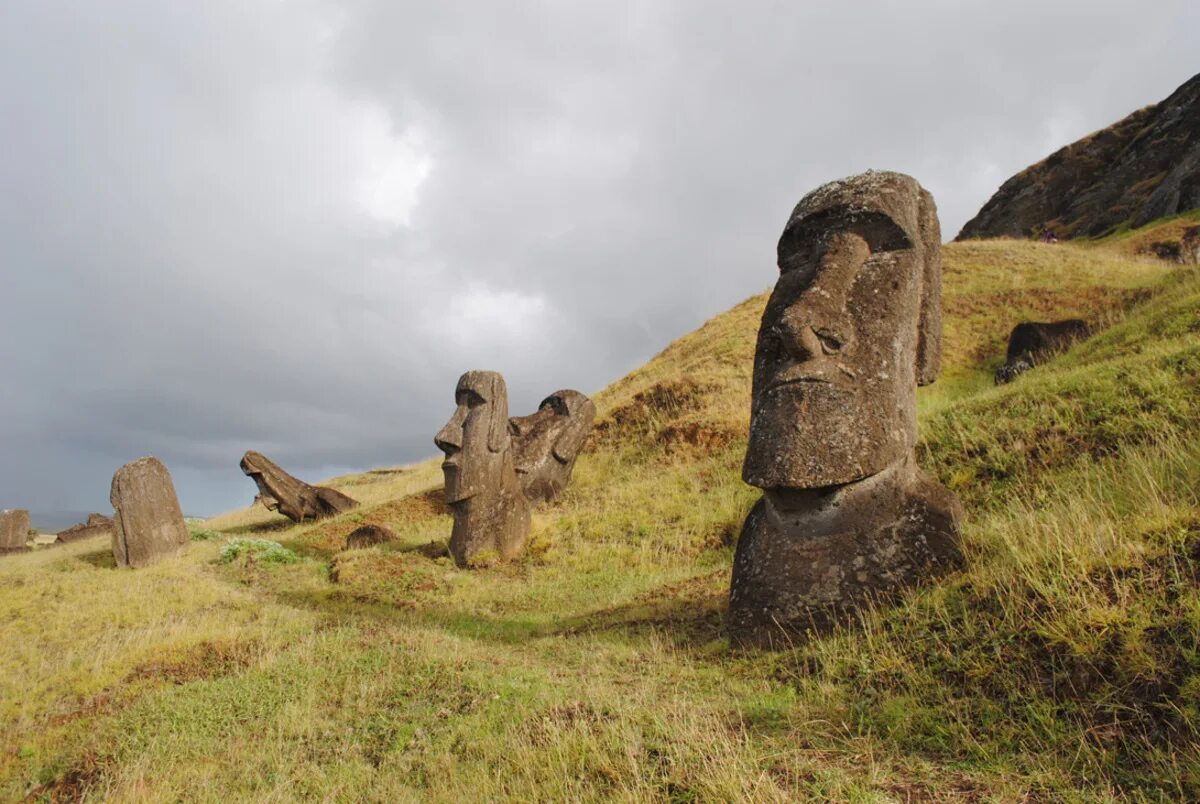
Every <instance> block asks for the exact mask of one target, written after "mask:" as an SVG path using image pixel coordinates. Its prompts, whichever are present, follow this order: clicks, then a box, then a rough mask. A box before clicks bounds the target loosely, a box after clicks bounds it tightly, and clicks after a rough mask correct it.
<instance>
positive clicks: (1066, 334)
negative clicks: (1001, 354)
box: [995, 318, 1091, 385]
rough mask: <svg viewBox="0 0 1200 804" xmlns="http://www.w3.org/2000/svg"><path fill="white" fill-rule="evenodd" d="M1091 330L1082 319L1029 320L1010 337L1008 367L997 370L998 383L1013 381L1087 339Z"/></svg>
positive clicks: (1005, 363) (1014, 330)
mask: <svg viewBox="0 0 1200 804" xmlns="http://www.w3.org/2000/svg"><path fill="white" fill-rule="evenodd" d="M1090 332H1091V330H1090V329H1089V328H1088V325H1087V322H1086V321H1083V320H1081V319H1078V318H1071V319H1067V320H1066V321H1046V322H1038V321H1025V322H1022V323H1020V324H1017V325H1016V326H1015V327H1013V331H1012V333H1011V334H1010V335H1009V336H1008V351H1007V352H1006V353H1005V358H1004V365H1003V366H1001V367H1000V368H999V369H997V370H996V377H995V379H996V384H997V385H1001V384H1003V383H1006V382H1011V381H1012V380H1014V379H1016V378H1017V377H1018V376H1019V375H1021V374H1024V373H1025V372H1026V371H1029V370H1030V369H1031V368H1033V367H1034V366H1036V365H1037V364H1038V363H1040V362H1042V361H1043V360H1045V359H1046V358H1048V357H1051V356H1053V355H1055V354H1057V353H1058V352H1062V351H1065V350H1066V349H1067V348H1068V347H1070V345H1071V344H1073V343H1075V342H1076V341H1079V340H1082V339H1084V338H1086V337H1087V336H1088V335H1089V334H1090Z"/></svg>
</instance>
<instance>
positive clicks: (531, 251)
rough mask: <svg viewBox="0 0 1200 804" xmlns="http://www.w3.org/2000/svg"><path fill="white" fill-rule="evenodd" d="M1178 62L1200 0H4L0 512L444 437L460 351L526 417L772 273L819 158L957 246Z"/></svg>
mask: <svg viewBox="0 0 1200 804" xmlns="http://www.w3.org/2000/svg"><path fill="white" fill-rule="evenodd" d="M1198 53H1200V3H1196V2H1195V1H1194V0H1186V2H1185V1H1183V0H1181V1H1180V2H1170V1H1166V2H1159V3H1155V4H1154V8H1153V12H1152V13H1151V12H1150V11H1148V10H1146V9H1142V10H1138V9H1137V8H1135V7H1134V6H1132V5H1130V4H1129V3H1128V2H1094V1H1093V2H1071V3H1047V2H1044V0H1039V1H1038V2H1022V1H1020V0H1005V2H996V1H994V2H987V3H982V2H963V0H943V2H925V3H906V4H900V3H895V2H886V3H885V2H856V3H839V2H804V3H800V2H794V0H793V1H791V2H745V1H744V0H743V2H738V3H733V2H698V1H697V0H679V2H654V1H653V0H632V1H630V2H623V1H622V0H605V2H593V3H572V2H520V3H516V2H512V3H506V2H493V1H491V0H477V2H448V1H447V0H439V2H419V3H418V2H396V1H395V0H377V1H376V2H361V3H355V2H343V3H335V2H321V1H320V0H301V1H299V2H292V1H291V0H227V1H221V0H216V1H212V0H210V1H207V2H204V3H194V2H163V0H145V1H144V2H123V1H122V0H118V1H117V2H104V3H100V2H77V0H72V2H62V1H60V0H5V2H3V3H0V272H2V273H0V300H2V308H0V378H2V379H0V455H2V456H3V457H2V463H0V507H5V506H7V507H24V508H31V509H33V510H34V511H35V512H36V511H39V510H41V511H46V510H53V509H71V510H98V511H108V510H110V507H109V505H108V492H109V483H110V479H111V477H112V473H113V471H114V470H115V469H116V468H117V467H118V466H120V465H121V464H123V463H125V462H127V461H129V460H132V459H134V458H136V457H138V456H141V455H147V454H153V455H157V456H158V457H159V458H161V459H162V460H163V461H165V462H166V464H167V466H168V467H169V468H170V470H171V472H172V474H173V476H174V478H175V484H176V487H177V489H178V492H179V496H180V499H181V501H182V503H183V507H184V510H185V511H186V512H188V513H194V514H210V513H216V512H218V511H221V510H226V509H229V508H233V507H238V506H241V505H244V504H247V503H248V502H249V501H250V499H251V498H252V497H253V495H254V486H253V484H252V483H251V481H250V480H249V479H247V478H245V477H244V476H243V475H242V474H241V472H240V471H239V469H238V465H237V464H238V460H239V458H240V457H241V455H242V453H243V452H244V451H245V450H246V449H249V448H253V449H258V450H260V451H262V452H265V453H266V454H267V455H269V456H271V457H272V458H274V459H275V460H277V461H278V462H279V463H281V464H282V465H283V466H285V467H287V468H289V469H291V470H292V471H293V472H294V473H295V474H297V475H299V476H300V477H302V478H304V479H307V480H310V481H316V480H319V479H322V478H324V477H329V476H331V475H334V474H338V473H341V472H344V471H347V470H351V469H362V468H367V467H372V466H381V465H395V464H399V463H405V462H409V461H412V460H415V459H419V458H422V457H426V456H428V455H431V454H434V453H435V452H436V450H435V448H434V446H433V442H432V438H433V434H434V433H435V432H436V431H437V429H438V428H439V427H440V425H441V424H442V423H443V422H444V420H445V419H447V418H448V417H449V415H450V413H451V412H452V410H453V405H454V400H453V389H454V383H455V380H456V379H457V377H458V375H459V374H460V373H462V372H463V371H464V370H466V369H471V368H483V369H494V370H498V371H501V372H503V373H504V376H505V377H506V378H507V380H508V385H509V392H510V398H511V403H512V405H511V407H512V412H513V414H514V415H515V414H522V413H527V412H530V411H531V410H532V409H533V407H534V406H535V405H536V404H537V402H538V400H539V399H540V398H541V397H542V396H544V395H545V394H546V393H548V392H550V391H552V390H554V389H557V388H560V387H574V388H578V389H580V390H582V391H584V392H593V391H596V390H598V389H600V388H602V387H604V386H605V385H607V384H608V383H609V382H611V381H612V380H614V379H616V378H618V377H620V376H622V375H623V374H624V373H626V372H627V371H628V370H630V369H632V368H634V367H636V366H638V365H640V364H641V363H642V362H644V361H645V360H646V359H647V358H649V357H650V356H652V355H653V354H655V353H656V352H658V351H659V350H660V349H662V348H663V347H664V346H665V345H666V344H667V343H668V342H670V341H671V340H672V339H674V338H676V337H678V336H680V335H682V334H684V333H686V332H688V331H689V330H691V329H693V328H695V327H696V326H697V325H699V324H700V323H701V322H703V321H704V320H705V319H706V318H709V317H711V316H713V315H715V314H717V313H719V312H721V311H722V310H724V309H726V308H728V307H729V306H731V305H732V304H734V303H736V302H738V301H740V300H742V299H744V298H746V297H747V296H750V295H752V294H754V293H757V292H760V291H762V290H764V289H766V288H768V287H769V286H770V285H771V283H772V282H773V281H774V276H775V273H776V269H775V263H774V255H775V243H776V240H777V238H778V236H779V233H780V231H781V229H782V226H783V224H784V222H785V221H786V219H787V216H788V213H789V212H790V211H791V209H792V206H793V205H794V204H795V202H796V201H797V200H799V198H800V197H801V196H802V195H804V194H805V193H806V192H808V191H809V190H811V189H813V188H814V187H815V186H817V185H818V184H820V183H822V182H825V181H828V180H830V179H834V178H837V177H840V176H844V175H848V174H852V173H857V172H860V171H862V170H866V169H868V168H880V169H891V170H900V171H904V172H907V173H911V174H912V175H914V176H916V177H917V178H918V179H919V180H920V181H921V182H922V183H923V184H924V185H925V186H926V187H927V188H929V189H930V190H931V191H932V192H933V194H934V196H935V198H936V199H937V202H938V206H939V208H940V210H941V217H942V231H943V235H944V237H945V238H946V239H950V238H951V237H953V235H954V234H955V233H956V232H957V230H958V228H959V227H960V226H961V225H962V224H963V222H964V221H965V220H966V219H967V218H969V217H970V216H971V215H973V214H974V213H975V212H976V211H977V210H978V208H979V207H980V206H981V205H982V204H983V202H984V201H986V200H987V198H988V197H989V196H990V195H991V194H992V193H993V192H994V191H995V190H996V188H997V187H998V186H999V184H1000V183H1001V182H1002V181H1003V180H1004V179H1005V178H1007V177H1008V176H1009V175H1011V174H1012V173H1014V172H1016V171H1017V170H1019V169H1021V168H1022V167H1024V166H1026V165H1027V164H1029V163H1031V162H1033V161H1036V160H1037V159H1039V158H1041V157H1043V156H1045V155H1046V154H1047V153H1049V152H1050V151H1052V150H1054V149H1056V148H1057V147H1059V146H1061V145H1064V144H1066V143H1067V142H1069V141H1071V140H1073V139H1076V138H1078V137H1079V136H1081V135H1083V134H1086V133H1088V132H1089V131H1091V130H1094V129H1096V128H1099V127H1102V126H1104V125H1107V124H1108V123H1111V122H1113V121H1114V120H1116V119H1118V118H1120V117H1122V116H1124V115H1125V114H1127V113H1129V112H1131V111H1133V110H1134V109H1136V108H1138V107H1140V106H1143V105H1146V104H1148V103H1151V102H1154V101H1158V100H1160V99H1162V98H1164V97H1166V96H1167V95H1168V94H1170V92H1171V91H1173V90H1174V89H1175V88H1176V87H1177V86H1178V85H1179V84H1181V83H1183V81H1185V80H1186V79H1187V78H1189V77H1190V76H1191V75H1193V74H1194V73H1195V72H1197V70H1200V58H1197V54H1198Z"/></svg>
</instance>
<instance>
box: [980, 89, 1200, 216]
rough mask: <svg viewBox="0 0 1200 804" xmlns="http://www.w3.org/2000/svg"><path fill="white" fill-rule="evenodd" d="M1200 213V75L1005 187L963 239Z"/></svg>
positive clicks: (1056, 154)
mask: <svg viewBox="0 0 1200 804" xmlns="http://www.w3.org/2000/svg"><path fill="white" fill-rule="evenodd" d="M1197 208H1200V75H1197V76H1195V77H1193V78H1192V79H1191V80H1189V81H1188V82H1187V83H1185V84H1184V85H1183V86H1181V87H1179V89H1177V90H1175V92H1174V93H1172V94H1171V96H1170V97H1168V98H1167V99H1166V100H1164V101H1162V102H1161V103H1156V104H1153V105H1151V106H1147V107H1146V108H1144V109H1140V110H1138V111H1136V112H1134V113H1133V114H1131V115H1129V116H1128V117H1126V118H1125V119H1123V120H1121V121H1119V122H1117V123H1114V124H1113V125H1111V126H1109V127H1108V128H1105V129H1102V130H1100V131H1097V132H1096V133H1094V134H1090V135H1088V136H1087V137H1084V138H1083V139H1081V140H1079V141H1078V142H1075V143H1072V144H1071V145H1068V146H1066V147H1065V148H1062V149H1060V150H1058V151H1056V152H1054V153H1053V154H1051V155H1050V156H1048V157H1046V158H1045V159H1044V160H1042V161H1041V162H1038V163H1037V164H1036V165H1033V166H1031V167H1028V168H1026V169H1025V170H1022V171H1021V172H1020V173H1018V174H1017V175H1015V176H1013V177H1012V178H1010V179H1009V180H1008V181H1006V182H1004V184H1003V185H1001V187H1000V189H999V190H998V191H997V192H996V194H995V195H993V196H992V197H991V199H990V200H988V202H987V203H986V204H984V206H983V209H981V210H980V211H979V214H978V215H976V216H975V217H974V218H972V219H971V220H970V221H968V222H967V224H966V225H965V226H963V228H962V231H961V232H959V233H958V237H957V238H956V239H957V240H965V239H967V238H971V237H1030V236H1032V235H1036V234H1038V233H1039V232H1041V231H1043V230H1046V229H1049V230H1051V231H1053V232H1054V234H1055V235H1057V236H1058V237H1059V238H1070V237H1093V236H1098V235H1103V234H1107V233H1108V232H1111V231H1113V230H1114V229H1116V228H1117V227H1119V226H1121V225H1122V224H1128V225H1130V226H1133V227H1137V226H1142V225H1144V224H1146V223H1149V222H1150V221H1152V220H1155V219H1156V218H1161V217H1164V216H1167V215H1175V214H1178V213H1180V212H1186V211H1188V210H1191V209H1197Z"/></svg>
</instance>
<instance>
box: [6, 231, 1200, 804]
mask: <svg viewBox="0 0 1200 804" xmlns="http://www.w3.org/2000/svg"><path fill="white" fill-rule="evenodd" d="M945 263H946V289H945V308H946V336H945V341H946V342H945V355H946V366H945V372H944V376H943V379H942V380H941V381H939V382H938V383H936V384H935V385H933V386H931V387H929V388H925V389H922V391H921V392H920V398H919V406H920V417H921V427H922V440H921V443H920V445H919V448H918V456H919V458H920V460H921V461H922V463H923V464H924V465H925V467H926V468H927V469H928V470H930V471H932V472H934V473H935V474H936V475H938V476H939V477H940V478H941V479H942V480H943V481H944V482H946V483H947V484H949V485H950V486H951V487H952V488H954V489H955V490H956V491H957V493H958V494H959V495H960V496H961V497H962V498H963V500H964V501H965V502H966V503H967V506H968V519H967V521H966V524H965V531H964V541H965V549H966V551H967V558H968V560H967V564H966V567H965V569H964V570H962V571H961V572H959V573H956V574H954V575H952V576H950V577H948V578H946V579H944V580H943V581H941V582H939V583H937V584H932V585H930V586H928V587H925V588H922V589H918V590H914V591H913V592H912V593H911V594H909V595H907V596H906V597H904V598H903V599H902V600H900V601H899V602H897V603H895V604H893V605H890V606H887V607H882V608H879V609H878V610H873V611H867V612H864V613H863V616H862V618H861V621H860V622H857V623H855V624H853V626H846V627H844V628H843V629H842V630H840V631H837V632H835V633H833V634H830V635H828V636H825V637H822V638H819V639H813V640H811V641H809V642H807V643H805V644H800V645H796V646H795V647H794V648H793V649H792V650H788V651H782V652H777V653H758V652H739V651H734V650H731V648H730V646H729V644H728V641H727V639H726V638H725V633H724V624H723V617H724V605H725V596H726V594H727V587H728V574H729V565H730V561H731V557H732V550H733V545H734V543H735V541H736V538H737V533H738V530H739V528H740V525H741V522H742V520H743V518H744V517H745V514H746V512H747V511H748V509H749V507H750V506H751V505H752V503H753V501H754V499H755V498H756V496H757V492H756V491H755V490H754V489H751V488H748V487H746V486H744V485H743V484H742V483H741V481H740V476H739V472H740V464H741V459H742V455H743V450H744V448H745V432H746V425H747V413H748V408H749V379H750V370H751V361H752V358H753V350H754V339H755V332H756V329H757V325H758V319H759V316H760V315H761V311H762V306H763V304H764V303H765V296H756V297H754V298H752V299H750V300H748V301H747V302H745V303H743V304H741V305H739V306H737V307H735V308H734V309H733V310H731V311H730V312H728V313H726V314H724V315H722V316H719V317H717V318H715V319H713V320H712V321H709V322H708V323H707V324H705V325H704V327H702V328H701V329H699V330H698V331H696V332H694V333H692V334H690V335H687V336H685V337H684V338H681V339H680V340H678V341H676V342H675V343H673V344H671V345H670V346H669V347H667V349H665V350H664V351H663V352H662V353H661V354H660V355H658V356H657V357H656V358H655V359H653V360H651V361H650V362H649V363H647V364H646V365H645V366H644V367H642V368H640V369H638V370H637V371H635V372H633V373H631V374H630V375H629V376H627V377H625V378H623V379H621V380H619V381H617V382H616V383H614V384H613V385H611V386H609V387H608V388H607V389H605V390H603V391H601V392H600V393H599V394H596V395H595V397H594V398H595V399H596V400H597V403H598V406H599V408H600V411H601V415H600V419H599V422H598V426H597V429H596V432H595V433H594V435H593V437H592V439H591V441H590V443H589V446H588V448H587V450H586V451H585V453H584V454H583V455H582V456H581V457H580V459H579V462H578V465H577V468H576V472H575V478H574V481H573V483H572V485H571V487H570V488H569V490H568V491H567V493H566V495H565V496H564V498H563V499H561V500H560V501H558V502H557V503H555V504H553V505H551V506H545V507H541V508H539V509H537V510H536V511H535V514H534V524H533V533H532V535H531V539H530V547H529V550H528V552H527V554H526V555H525V557H523V558H522V559H521V560H520V561H517V562H515V563H511V564H508V565H503V566H498V567H494V568H490V569H486V570H473V571H466V570H460V569H458V568H456V567H455V566H454V565H453V563H452V562H451V561H450V560H449V559H448V558H446V557H445V556H444V551H443V549H442V547H443V544H444V541H445V539H446V537H447V535H448V533H449V529H450V519H449V516H448V514H447V512H446V510H445V507H444V506H443V505H442V504H441V501H440V493H439V487H440V477H439V471H438V466H437V461H429V462H425V463H422V464H417V465H415V466H409V467H402V468H398V469H394V470H387V471H384V472H376V473H370V474H365V475H357V476H349V477H345V478H338V479H335V481H334V484H335V485H337V486H338V487H339V488H341V489H343V490H345V491H347V492H348V493H351V494H352V495H353V496H355V497H356V498H358V499H360V500H362V501H363V503H364V505H363V506H362V508H360V509H357V510H356V511H355V512H353V513H352V514H351V515H347V516H343V517H339V518H335V519H332V520H326V521H323V522H317V523H305V524H303V525H293V524H292V523H290V522H288V521H286V520H284V519H282V518H281V517H278V516H277V515H275V514H272V513H270V512H266V511H265V510H263V509H247V510H245V511H240V512H232V513H230V514H227V515H223V516H221V517H217V518H214V519H213V520H209V521H208V522H206V523H203V524H202V525H197V526H195V527H194V528H193V533H194V541H193V542H192V544H191V546H190V549H189V551H188V553H187V554H186V555H184V556H180V557H177V558H172V559H169V560H167V561H164V562H162V563H160V564H157V565H155V566H153V567H150V568H147V569H144V570H138V571H118V570H116V569H115V568H114V567H113V562H112V559H111V555H110V554H109V552H108V545H107V543H105V542H103V541H102V540H90V541H88V542H83V543H78V544H72V545H68V546H65V547H61V548H56V549H54V550H47V551H39V552H37V553H33V554H29V555H22V556H16V557H10V558H5V559H3V560H2V561H0V646H3V647H0V724H2V725H3V728H0V799H4V800H9V799H19V798H21V797H23V796H26V795H28V796H30V797H31V798H33V799H34V800H37V799H39V798H40V799H43V800H50V799H54V798H58V799H62V798H77V797H80V796H85V795H86V796H87V797H91V798H95V799H100V798H106V797H107V798H115V799H136V800H154V801H158V800H176V799H185V800H217V799H225V800H231V799H235V800H276V801H286V800H296V799H309V798H312V799H322V800H355V801H358V800H387V801H397V800H398V801H406V800H430V799H432V800H442V801H453V800H471V801H474V800H512V801H518V800H519V801H527V800H597V799H619V800H633V801H642V800H668V801H708V800H764V801H770V800H776V801H792V800H797V799H809V800H831V799H832V800H853V801H889V800H897V801H905V800H912V799H942V800H962V799H967V800H972V799H982V800H997V801H1013V800H1022V799H1027V800H1078V801H1085V800H1086V801H1092V800H1097V799H1099V800H1105V799H1110V800H1118V799H1134V800H1139V799H1147V800H1149V799H1167V800H1181V799H1188V798H1196V797H1197V796H1200V771H1198V770H1197V769H1198V768H1200V751H1198V749H1197V746H1198V745H1200V740H1198V739H1197V738H1198V736H1200V734H1198V732H1200V712H1198V711H1197V700H1200V644H1198V641H1200V587H1198V580H1200V402H1198V401H1197V400H1198V399H1200V393H1198V390H1200V389H1197V377H1198V376H1200V277H1198V276H1197V274H1196V272H1194V271H1186V270H1183V269H1175V270H1171V269H1169V268H1167V267H1165V266H1164V265H1162V264H1161V263H1157V262H1151V261H1147V260H1143V259H1139V258H1134V257H1132V256H1129V255H1128V254H1126V253H1125V252H1122V251H1121V250H1119V249H1116V248H1113V249H1108V248H1106V247H1105V246H1095V245H1082V244H1061V245H1058V246H1044V245H1042V244H1038V243H1023V242H1017V241H998V242H979V241H972V242H970V243H964V244H954V245H951V246H948V247H947V248H946V249H945ZM1067 316H1082V317H1086V318H1088V319H1089V320H1092V321H1096V322H1100V323H1102V324H1104V325H1106V326H1107V328H1106V329H1104V330H1103V331H1101V332H1100V333H1099V334H1097V335H1096V336H1094V337H1093V338H1091V339H1090V340H1088V341H1086V342H1083V343H1081V344H1078V345H1076V346H1075V347H1074V348H1073V349H1072V350H1071V351H1069V352H1068V353H1066V354H1064V355H1062V356H1060V357H1059V358H1058V359H1056V360H1054V361H1052V362H1050V363H1048V364H1046V365H1042V366H1039V367H1038V368H1036V369H1034V370H1032V371H1030V372H1029V373H1027V374H1025V375H1023V376H1022V377H1020V378H1019V379H1018V380H1017V381H1015V382H1014V383H1012V384H1010V385H1007V386H1003V387H999V388H996V387H993V386H992V384H991V380H990V375H991V371H992V370H993V369H994V368H995V366H996V364H997V363H998V360H999V358H1000V352H1001V351H1002V345H1003V341H1004V338H1005V337H1006V335H1007V333H1008V330H1009V329H1011V327H1012V325H1013V324H1015V323H1016V322H1017V321H1018V320H1020V319H1021V318H1023V317H1038V318H1042V319H1050V318H1061V317H1067ZM231 471H232V468H231ZM251 491H252V489H251V488H250V486H249V484H248V486H247V495H248V496H249V495H250V493H251ZM362 523H373V524H379V525H383V526H386V527H388V528H390V529H392V530H393V531H394V532H395V533H397V534H398V537H399V538H398V540H397V541H395V542H390V543H387V544H383V545H379V546H376V547H373V548H370V549H366V550H354V551H342V549H341V548H342V546H343V544H344V541H345V537H346V535H347V534H348V533H349V532H350V531H352V530H353V529H355V528H356V527H358V525H359V524H362ZM210 533H219V534H220V535H221V538H220V539H213V538H211V537H209V534H210ZM200 534H204V536H205V537H208V538H201V536H200ZM227 537H234V539H235V542H234V543H240V544H242V545H247V544H251V543H261V544H267V545H271V544H278V547H277V548H275V547H270V548H263V549H264V550H266V551H267V552H270V551H275V550H280V551H284V550H285V551H287V552H288V553H289V554H290V555H293V556H295V560H290V561H288V562H285V563H276V564H271V563H269V562H267V561H265V560H262V559H261V558H254V559H251V558H247V557H245V556H244V555H243V556H241V557H239V558H237V559H236V560H232V561H228V562H223V561H222V560H221V556H222V553H223V551H224V550H226V549H228V548H227V546H226V544H225V543H224V541H225V539H226V538H227ZM266 539H270V540H272V541H270V542H267V541H265V540H266ZM266 554H267V553H263V555H266Z"/></svg>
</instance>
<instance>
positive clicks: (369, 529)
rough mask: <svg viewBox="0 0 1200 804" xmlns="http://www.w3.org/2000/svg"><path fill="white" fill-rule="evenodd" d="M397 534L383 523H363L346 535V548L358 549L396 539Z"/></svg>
mask: <svg viewBox="0 0 1200 804" xmlns="http://www.w3.org/2000/svg"><path fill="white" fill-rule="evenodd" d="M395 539H396V534H394V533H392V532H391V531H390V530H388V529H387V528H385V527H383V526H381V525H363V526H362V527H361V528H358V529H357V530H355V531H354V532H353V533H351V534H350V535H349V536H347V537H346V549H347V550H357V549H359V548H362V547H374V546H375V545H377V544H383V543H384V542H391V541H395Z"/></svg>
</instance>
